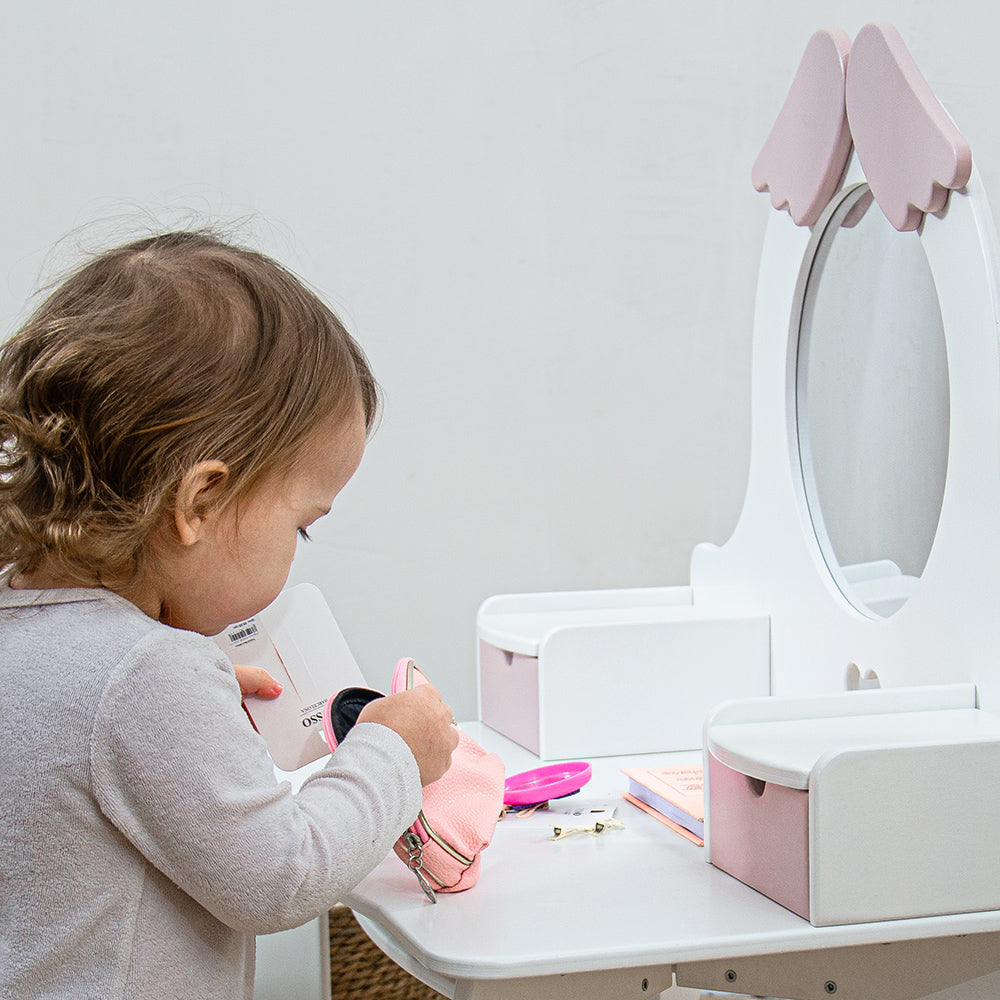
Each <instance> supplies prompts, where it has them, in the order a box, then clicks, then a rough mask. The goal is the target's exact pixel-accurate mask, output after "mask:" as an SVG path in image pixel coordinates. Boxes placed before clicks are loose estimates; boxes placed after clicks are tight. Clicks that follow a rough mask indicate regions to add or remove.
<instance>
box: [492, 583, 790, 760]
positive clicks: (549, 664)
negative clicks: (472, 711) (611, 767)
mask: <svg viewBox="0 0 1000 1000" xmlns="http://www.w3.org/2000/svg"><path fill="white" fill-rule="evenodd" d="M477 634H478V638H479V695H480V713H481V714H480V718H481V719H482V720H483V722H485V723H486V724H487V725H488V726H490V727H491V728H493V729H495V730H497V731H498V732H500V733H503V735H504V736H507V737H509V738H510V739H512V740H514V741H515V742H517V743H519V744H520V745H521V746H523V747H526V748H527V749H528V750H531V751H532V752H533V753H536V754H538V756H539V757H541V758H543V759H544V760H566V759H568V758H575V757H603V756H612V755H616V754H632V753H647V752H657V751H667V750H694V749H697V748H698V747H700V746H701V726H702V720H703V719H704V718H705V715H706V714H707V713H708V711H709V710H710V709H711V708H712V707H713V706H714V705H716V704H717V703H718V702H719V700H720V696H725V697H733V696H736V697H752V696H756V695H766V694H767V693H768V691H769V681H770V627H769V622H768V619H767V618H766V617H746V618H738V617H726V616H722V615H710V614H706V613H705V612H702V611H700V610H698V609H696V608H695V607H694V605H693V604H692V595H691V589H690V588H689V587H657V588H646V589H640V590H607V591H576V592H564V593H550V594H509V595H500V596H497V597H492V598H490V599H489V600H487V601H486V602H484V603H483V605H482V606H481V607H480V609H479V615H478V618H477Z"/></svg>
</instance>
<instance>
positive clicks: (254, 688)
mask: <svg viewBox="0 0 1000 1000" xmlns="http://www.w3.org/2000/svg"><path fill="white" fill-rule="evenodd" d="M233 670H235V671H236V679H237V680H238V681H239V682H240V693H241V694H243V695H248V694H252V695H256V696H257V697H258V698H277V697H278V695H279V694H281V692H282V690H283V688H282V687H281V685H280V684H279V683H278V682H277V681H276V680H275V679H274V678H273V677H272V676H271V675H270V674H269V673H268V672H267V671H266V670H265V669H264V668H263V667H247V666H243V665H241V664H236V665H235V666H234V667H233Z"/></svg>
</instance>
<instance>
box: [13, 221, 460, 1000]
mask: <svg viewBox="0 0 1000 1000" xmlns="http://www.w3.org/2000/svg"><path fill="white" fill-rule="evenodd" d="M377 402H378V393H377V387H376V384H375V381H374V379H373V377H372V374H371V371H370V370H369V367H368V364H367V362H366V360H365V358H364V356H363V354H362V352H361V351H360V349H359V348H358V346H357V345H356V344H355V342H354V341H353V340H352V338H351V337H350V336H349V335H348V333H347V332H346V331H345V330H344V328H343V327H342V326H341V324H340V323H339V321H338V320H337V318H336V317H335V316H334V315H333V313H332V312H331V311H330V310H329V309H328V308H327V307H326V306H325V305H324V304H323V303H322V302H321V301H319V299H318V298H317V297H316V296H315V295H314V294H313V293H312V292H311V291H309V290H308V289H307V288H306V287H305V286H304V285H303V284H302V283H301V282H300V281H299V280H297V279H296V278H295V277H294V276H293V275H292V274H290V273H289V272H288V271H287V270H285V269H284V268H282V267H281V266H280V265H278V264H276V263H275V262H274V261H272V260H270V259H268V258H267V257H265V256H263V255H261V254H258V253H256V252H253V251H251V250H247V249H243V248H240V247H237V246H234V245H231V244H229V243H227V242H225V241H223V240H221V239H218V238H216V237H214V236H212V235H210V234H205V233H190V232H184V233H170V234H166V235H161V236H156V237H152V238H149V239H145V240H141V241H138V242H135V243H131V244H129V245H127V246H123V247H120V248H118V249H114V250H111V251H109V252H107V253H105V254H103V255H101V256H99V257H97V258H95V259H93V260H92V261H90V262H89V263H87V264H85V265H84V266H82V267H81V268H80V269H79V270H77V271H76V272H75V273H74V274H72V275H71V276H70V277H69V278H68V279H67V280H66V281H65V282H64V283H63V284H62V285H61V286H60V287H58V288H57V289H56V290H55V291H54V292H53V293H52V294H51V295H50V296H49V297H48V298H47V299H46V300H45V301H44V302H43V304H42V305H41V306H40V307H39V308H38V310H37V311H36V312H35V313H34V315H33V316H32V317H31V318H30V319H29V320H28V321H27V323H26V324H25V325H24V326H23V328H22V329H21V330H20V331H19V332H18V333H16V334H15V335H14V336H13V337H12V338H11V339H10V340H9V341H8V342H7V343H6V344H4V345H3V347H2V348H0V565H2V566H3V567H5V568H4V570H3V573H2V575H0V685H2V689H3V692H4V694H3V697H2V698H0V732H2V733H3V746H4V752H3V755H2V762H0V817H2V822H0V830H2V841H0V997H4V998H8V997H10V998H13V997H16V998H18V1000H27V998H35V997H52V998H56V997H58V998H63V1000H64V998H70V997H87V998H101V1000H113V998H122V1000H124V998H128V1000H132V998H141V997H156V998H158V1000H160V998H164V997H168V998H171V1000H184V998H195V997H198V998H212V1000H227V998H237V997H239V998H250V997H252V994H253V973H254V935H256V934H262V933H268V932H271V931H278V930H282V929H285V928H289V927H293V926H296V925H298V924H301V923H303V922H305V921H307V920H309V919H311V918H313V917H316V916H317V915H319V914H321V913H322V912H324V911H325V910H327V909H328V908H329V907H330V906H332V905H333V904H334V903H335V902H336V901H337V900H338V899H339V898H340V897H341V896H342V895H343V894H344V893H345V892H347V891H349V890H350V889H351V888H353V887H354V886H355V885H356V884H357V883H358V882H359V881H360V880H361V879H362V878H363V877H364V876H365V875H366V874H368V872H370V871H371V870H372V869H373V868H374V867H375V865H376V864H378V863H379V862H380V861H381V860H382V858H383V857H385V855H386V854H387V853H388V851H389V850H390V848H391V846H392V843H393V841H394V840H395V839H396V838H397V837H398V836H399V834H400V833H401V832H402V831H403V830H404V829H405V828H406V827H407V826H408V825H409V824H410V823H411V822H412V821H413V819H414V818H415V816H416V814H417V811H418V810H419V808H420V804H421V786H422V785H423V784H427V783H429V782H431V781H434V780H436V779H437V778H438V777H440V776H441V774H443V773H444V771H445V770H446V769H447V767H448V764H449V763H450V759H451V752H452V750H453V749H454V747H455V746H456V745H457V742H458V736H457V731H456V730H455V729H454V727H453V726H452V725H451V722H452V716H451V711H450V709H449V708H448V707H447V705H445V704H444V703H443V702H442V700H441V697H440V695H439V694H438V693H437V692H436V691H435V690H434V689H433V688H432V687H430V686H429V685H427V686H422V687H420V688H418V689H416V690H415V691H411V692H406V693H405V694H400V695H393V696H391V697H388V698H384V699H380V700H378V701H375V702H373V703H372V704H370V705H368V706H367V707H366V708H365V709H364V711H363V712H362V713H361V716H360V718H359V721H358V725H357V726H356V727H355V728H354V729H353V730H352V731H351V733H350V734H349V735H348V737H347V738H346V739H345V740H344V742H343V743H342V744H341V746H340V747H339V748H338V750H337V753H336V755H335V756H333V757H331V758H330V759H329V760H328V761H327V762H326V765H325V767H324V768H323V769H322V770H320V771H318V772H317V773H316V774H315V775H313V776H312V777H310V778H309V779H308V780H307V781H306V782H305V784H304V785H303V787H302V789H301V791H300V792H299V793H298V794H295V795H293V794H292V793H291V790H290V788H289V786H288V784H287V783H285V782H279V781H278V780H277V779H276V777H275V774H274V770H273V766H272V764H271V761H270V759H269V757H268V756H267V753H266V750H265V746H264V743H263V741H262V740H261V738H260V737H259V736H258V735H257V733H255V732H254V730H253V728H252V727H251V726H250V724H249V723H248V720H247V718H246V716H245V714H244V713H243V711H242V710H241V705H240V685H239V682H238V681H237V677H236V675H235V672H234V668H233V667H232V665H231V664H230V663H229V661H228V660H227V659H226V657H225V656H224V655H223V654H222V653H221V652H220V651H219V650H218V649H217V648H216V646H215V645H214V643H213V642H212V641H211V640H210V639H208V638H206V636H211V635H214V634H216V633H218V632H220V631H221V630H222V629H223V628H225V627H226V626H227V625H228V624H230V623H231V622H235V621H239V620H242V619H245V618H247V617H249V616H251V615H253V614H255V613H257V612H258V611H260V610H261V609H262V608H264V607H265V606H266V605H267V604H269V603H270V602H271V601H272V600H273V599H274V598H275V597H276V596H277V594H278V592H279V591H280V590H281V588H282V586H283V585H284V583H285V580H286V577H287V575H288V571H289V567H290V564H291V561H292V556H293V554H294V552H295V545H296V537H297V536H304V537H308V536H307V535H306V531H307V529H308V527H309V526H310V525H311V524H312V523H313V522H314V521H315V520H316V519H317V518H319V517H322V516H323V515H324V514H326V513H328V512H329V510H330V506H331V504H332V502H333V500H334V498H335V497H336V496H337V494H338V493H339V492H340V490H341V489H342V488H343V486H344V485H345V484H346V483H347V481H348V480H349V479H350V478H351V476H352V475H353V473H354V471H355V469H356V468H357V466H358V463H359V462H360V460H361V455H362V452H363V450H364V446H365V442H366V438H367V435H368V433H369V432H370V430H371V428H372V426H373V422H374V420H375V416H376V410H377ZM245 683H246V684H250V685H252V686H253V688H254V689H256V690H259V691H260V692H261V693H262V694H273V692H274V689H273V685H271V684H269V678H263V679H262V678H260V677H259V676H256V677H253V678H250V679H248V680H247V681H246V682H245Z"/></svg>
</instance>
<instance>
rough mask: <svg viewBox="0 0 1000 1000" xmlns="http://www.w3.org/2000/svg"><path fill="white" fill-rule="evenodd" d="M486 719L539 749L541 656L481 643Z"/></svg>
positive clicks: (481, 686) (481, 683)
mask: <svg viewBox="0 0 1000 1000" xmlns="http://www.w3.org/2000/svg"><path fill="white" fill-rule="evenodd" d="M479 693H480V699H481V709H482V717H483V722H485V723H486V725H487V726H489V727H490V728H491V729H495V730H496V731H497V732H498V733H502V734H503V735H504V736H506V737H507V738H508V739H511V740H513V741H514V742H515V743H519V744H520V745H521V746H523V747H524V748H525V749H527V750H530V751H531V752H532V753H536V754H537V753H538V752H539V745H540V736H539V732H540V731H539V712H538V657H537V656H523V655H522V654H520V653H509V652H507V651H506V650H504V649H498V648H497V647H496V646H493V645H490V643H488V642H482V641H480V643H479Z"/></svg>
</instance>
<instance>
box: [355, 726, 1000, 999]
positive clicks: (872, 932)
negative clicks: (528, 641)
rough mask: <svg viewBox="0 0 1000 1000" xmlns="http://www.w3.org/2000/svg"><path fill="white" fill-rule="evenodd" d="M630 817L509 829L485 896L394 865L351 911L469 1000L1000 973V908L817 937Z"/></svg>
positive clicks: (879, 985) (920, 985)
mask: <svg viewBox="0 0 1000 1000" xmlns="http://www.w3.org/2000/svg"><path fill="white" fill-rule="evenodd" d="M463 728H464V729H466V731H467V732H468V733H469V734H470V735H472V736H474V737H475V738H476V739H477V740H479V741H480V742H481V743H482V744H483V745H484V746H485V747H486V748H487V749H491V750H496V751H497V752H499V753H500V754H501V756H502V757H503V758H504V760H505V763H506V764H507V766H508V770H509V771H511V772H514V771H517V770H523V769H527V768H529V767H532V766H537V763H538V759H537V758H536V757H535V756H534V755H532V754H530V753H528V752H527V751H525V750H523V749H522V748H521V747H518V746H517V745H516V744H514V743H511V742H510V741H509V740H507V739H505V738H504V737H502V736H499V735H497V734H496V733H494V732H493V731H491V730H490V729H488V728H487V727H486V726H483V725H482V724H481V723H469V724H466V725H463ZM696 760H700V753H687V754H685V753H680V754H670V755H648V756H643V757H605V758H598V759H595V760H592V761H591V764H592V766H593V777H592V779H591V782H590V784H589V785H588V786H587V787H586V788H585V789H584V791H583V792H582V793H581V794H582V795H586V796H588V797H591V796H595V797H599V796H600V795H601V794H602V793H610V794H613V795H620V794H621V792H622V791H623V790H624V789H625V788H627V779H626V778H625V777H624V775H622V774H621V768H622V767H626V766H636V765H639V766H641V765H644V764H653V763H659V764H663V763H666V762H674V761H676V762H678V763H683V762H689V761H696ZM618 816H619V818H621V819H623V820H624V822H625V829H624V830H609V831H607V832H606V833H604V834H602V835H601V836H600V837H593V836H589V835H584V834H581V835H578V836H574V837H569V838H566V839H563V840H560V841H557V842H552V841H551V840H549V839H548V837H547V834H546V832H545V831H544V830H540V829H539V827H538V826H535V825H531V826H519V823H521V822H522V821H520V820H518V819H516V818H507V819H504V820H503V821H502V822H501V823H500V824H499V825H498V826H497V831H496V835H495V837H494V840H493V843H492V844H491V846H490V847H489V848H488V849H487V851H486V852H485V853H484V855H483V872H482V876H481V879H480V882H479V884H478V885H477V886H476V887H475V888H474V889H473V890H471V891H469V892H466V893H458V894H455V895H440V896H439V897H438V902H437V904H436V905H431V904H430V903H428V902H427V900H426V899H425V898H424V895H423V893H422V892H420V891H419V888H418V887H417V886H416V885H415V883H414V880H413V878H412V876H411V874H410V873H409V872H408V871H407V870H406V868H405V867H404V866H403V865H402V864H400V862H399V860H398V859H397V858H395V857H390V858H387V859H386V860H385V861H384V862H383V863H382V864H381V865H380V866H379V867H378V868H377V869H376V870H375V871H374V872H373V873H372V875H370V876H369V877H368V878H367V879H365V881H364V882H362V883H361V885H360V886H358V888H357V889H356V890H355V891H354V892H353V893H351V895H350V896H349V897H348V898H347V899H346V900H345V902H347V903H348V905H350V906H351V907H352V908H353V909H354V911H355V913H356V914H358V916H359V917H360V919H361V922H362V926H364V928H365V930H366V931H367V932H368V934H369V935H370V936H371V937H372V938H373V940H374V941H375V942H376V943H377V944H378V945H379V946H380V947H381V948H382V949H383V950H384V951H386V952H387V953H388V954H389V955H390V956H391V957H393V958H394V959H396V961H397V962H399V964H400V965H402V966H403V967H404V968H406V969H407V970H408V971H410V972H411V973H412V974H414V975H416V976H417V978H419V979H421V980H422V981H424V982H426V983H427V984H428V985H430V986H432V987H434V988H435V989H437V990H438V991H439V992H441V993H443V994H444V995H445V996H448V997H454V998H456V1000H480V998H483V1000H486V998H494V997H495V998H498V1000H499V998H510V1000H532V998H539V1000H541V998H553V1000H554V998H556V997H573V998H574V1000H589V998H593V1000H598V998H607V997H623V998H624V997H637V998H638V997H652V996H656V995H657V994H658V993H659V992H661V991H662V990H666V989H668V988H669V987H670V986H672V985H673V984H674V982H676V983H677V984H678V985H681V986H693V987H700V988H702V989H706V990H708V989H711V990H718V991H720V992H728V993H748V994H753V995H762V996H772V997H789V998H809V1000H812V998H816V1000H819V998H825V997H829V996H832V995H834V994H835V995H836V997H837V998H838V1000H840V998H847V1000H914V998H917V997H923V996H926V995H927V994H929V993H932V992H934V991H936V990H939V989H942V988H944V987H946V986H949V985H952V984H954V983H957V982H963V981H967V980H971V979H973V978H976V977H978V976H981V975H984V974H986V973H988V972H991V971H993V970H994V969H998V968H1000V912H997V911H988V912H984V913H969V914H962V915H950V916H944V917H931V918H922V919H919V920H895V921H885V922H879V923H868V924H850V925H842V926H839V927H822V928H817V927H813V926H812V925H811V924H809V922H808V921H806V920H803V919H802V918H801V917H797V916H795V914H793V913H791V912H790V911H788V910H786V909H784V908H783V907H781V906H778V905H777V904H776V903H772V902H771V901H770V900H769V899H767V898H766V897H764V896H762V895H760V894H759V893H757V892H755V891H754V890H752V889H749V888H747V887H746V886H745V885H743V884H742V883H740V882H738V881H737V880H736V879H734V878H732V877H730V876H729V875H727V874H725V873H724V872H721V871H719V870H718V869H716V868H714V867H713V866H712V865H709V864H706V863H705V860H704V852H703V849H702V848H700V847H696V846H695V845H693V844H691V843H689V842H688V841H686V840H685V839H683V838H682V837H680V836H678V835H677V834H675V833H674V832H672V831H671V830H669V829H667V828H666V827H665V826H663V825H662V824H660V823H658V822H657V821H656V820H655V819H653V818H652V817H650V816H648V815H646V814H645V813H643V812H642V811H641V810H639V809H637V808H635V807H634V806H632V805H630V804H629V803H627V802H625V801H624V800H622V802H621V806H620V808H619V811H618ZM549 832H551V831H549ZM831 984H833V985H831ZM834 986H835V990H834ZM668 995H669V994H668Z"/></svg>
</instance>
